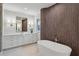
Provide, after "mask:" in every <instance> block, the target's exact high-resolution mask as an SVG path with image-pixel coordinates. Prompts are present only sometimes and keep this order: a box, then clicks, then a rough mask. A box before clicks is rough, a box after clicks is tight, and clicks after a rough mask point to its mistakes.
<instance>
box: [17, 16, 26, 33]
mask: <svg viewBox="0 0 79 59" xmlns="http://www.w3.org/2000/svg"><path fill="white" fill-rule="evenodd" d="M16 31H17V32H27V18H25V17H18V16H17V17H16Z"/></svg>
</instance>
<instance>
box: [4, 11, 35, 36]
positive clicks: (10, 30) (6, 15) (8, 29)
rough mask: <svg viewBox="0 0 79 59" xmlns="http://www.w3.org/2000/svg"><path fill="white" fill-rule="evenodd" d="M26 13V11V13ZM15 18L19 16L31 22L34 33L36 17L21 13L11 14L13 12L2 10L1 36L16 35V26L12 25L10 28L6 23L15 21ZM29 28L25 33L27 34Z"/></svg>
mask: <svg viewBox="0 0 79 59" xmlns="http://www.w3.org/2000/svg"><path fill="white" fill-rule="evenodd" d="M27 12H28V11H27ZM16 16H20V17H26V18H27V19H28V20H27V22H29V21H32V22H33V23H34V32H36V22H35V20H36V17H35V16H33V15H27V14H23V13H18V12H13V11H8V10H4V19H3V35H7V34H16V33H17V32H16V24H14V26H10V25H9V24H8V23H7V22H8V20H11V21H16ZM29 32H30V31H29V28H27V32H26V33H29Z"/></svg>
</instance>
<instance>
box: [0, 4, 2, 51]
mask: <svg viewBox="0 0 79 59" xmlns="http://www.w3.org/2000/svg"><path fill="white" fill-rule="evenodd" d="M1 49H2V4H1V3H0V51H1Z"/></svg>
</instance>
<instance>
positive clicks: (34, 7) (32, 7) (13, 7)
mask: <svg viewBox="0 0 79 59" xmlns="http://www.w3.org/2000/svg"><path fill="white" fill-rule="evenodd" d="M54 4H55V3H5V4H3V6H4V9H6V10H10V11H15V12H21V13H27V14H30V15H39V14H40V9H41V8H46V7H49V6H52V5H54Z"/></svg>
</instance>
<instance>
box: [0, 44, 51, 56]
mask: <svg viewBox="0 0 79 59" xmlns="http://www.w3.org/2000/svg"><path fill="white" fill-rule="evenodd" d="M50 52H51V50H49V49H47V48H45V47H43V46H41V45H38V44H31V45H26V46H22V47H17V48H13V49H7V50H5V51H2V52H1V53H0V56H40V55H41V56H44V55H51V53H50Z"/></svg>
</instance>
